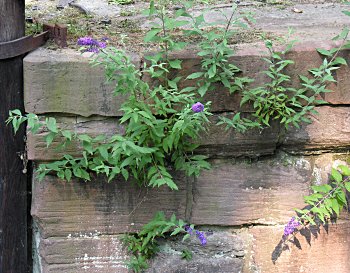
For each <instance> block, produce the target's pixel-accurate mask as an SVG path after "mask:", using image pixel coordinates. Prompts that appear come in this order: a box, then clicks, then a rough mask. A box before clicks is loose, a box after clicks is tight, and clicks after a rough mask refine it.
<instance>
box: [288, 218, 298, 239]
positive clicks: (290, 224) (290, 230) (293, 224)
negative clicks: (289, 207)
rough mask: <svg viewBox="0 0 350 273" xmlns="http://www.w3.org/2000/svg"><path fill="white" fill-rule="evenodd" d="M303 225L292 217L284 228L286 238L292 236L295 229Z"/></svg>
mask: <svg viewBox="0 0 350 273" xmlns="http://www.w3.org/2000/svg"><path fill="white" fill-rule="evenodd" d="M300 225H301V223H300V222H299V221H297V220H296V219H295V217H292V218H291V219H290V220H289V222H288V223H287V225H286V226H285V227H284V236H288V235H290V234H292V233H293V232H294V231H295V229H296V228H297V227H298V226H300Z"/></svg>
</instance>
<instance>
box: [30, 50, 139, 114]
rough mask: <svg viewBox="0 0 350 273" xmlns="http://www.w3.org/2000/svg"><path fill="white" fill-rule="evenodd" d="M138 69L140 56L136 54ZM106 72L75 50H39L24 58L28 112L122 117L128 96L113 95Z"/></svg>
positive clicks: (134, 57)
mask: <svg viewBox="0 0 350 273" xmlns="http://www.w3.org/2000/svg"><path fill="white" fill-rule="evenodd" d="M132 57H133V60H134V62H135V64H136V66H137V67H138V65H139V63H140V62H139V57H137V56H136V55H133V56H132ZM113 88H114V87H113V84H107V83H106V79H105V75H104V69H103V68H102V67H98V66H97V67H91V65H90V64H89V58H88V57H87V56H86V55H81V54H80V53H79V52H76V51H72V50H68V49H67V50H64V51H50V50H47V49H43V48H42V49H38V50H36V51H34V52H32V53H30V54H29V55H27V56H26V57H25V58H24V101H25V109H26V111H27V112H32V113H35V114H43V113H69V114H76V115H81V116H91V115H103V116H120V115H121V114H122V112H121V111H120V110H119V109H120V106H121V104H122V103H123V102H124V100H125V97H123V96H118V97H116V96H114V95H113V94H112V92H113Z"/></svg>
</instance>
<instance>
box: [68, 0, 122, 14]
mask: <svg viewBox="0 0 350 273" xmlns="http://www.w3.org/2000/svg"><path fill="white" fill-rule="evenodd" d="M74 4H75V5H79V6H80V7H81V8H82V9H84V10H85V11H87V12H88V13H89V14H94V15H97V16H102V17H111V16H112V17H114V16H117V15H119V13H120V7H119V6H118V5H109V3H108V0H99V1H91V0H78V1H76V3H74Z"/></svg>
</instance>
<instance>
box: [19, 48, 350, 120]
mask: <svg viewBox="0 0 350 273" xmlns="http://www.w3.org/2000/svg"><path fill="white" fill-rule="evenodd" d="M332 45H334V44H333V43H331V42H326V41H324V42H304V43H301V44H298V45H297V46H295V49H294V51H292V52H291V53H290V54H289V57H290V58H291V59H293V60H294V61H295V62H296V63H295V64H294V65H293V66H291V67H290V68H289V69H288V73H289V74H290V75H291V77H292V82H293V85H294V86H297V84H298V82H299V80H298V76H297V74H298V73H299V74H304V75H305V74H307V70H308V69H311V68H313V67H317V66H319V65H320V64H321V62H322V58H321V56H320V55H319V54H318V53H317V52H316V50H315V48H316V47H317V48H319V47H322V48H330V47H331V46H332ZM264 51H266V50H265V49H262V48H261V44H258V45H254V44H246V45H244V46H239V47H237V55H236V56H234V57H233V58H231V61H232V62H234V63H235V64H237V65H238V67H240V68H241V69H242V71H243V72H244V75H245V76H251V77H254V78H256V82H255V85H259V84H262V83H263V82H265V81H266V80H268V78H267V76H266V75H264V74H262V73H260V72H261V70H262V69H263V68H266V63H265V62H264V61H263V60H261V57H262V56H264V54H266V53H264ZM341 55H342V56H343V57H344V58H346V59H347V60H349V58H350V57H349V52H348V51H343V52H342V53H341ZM173 57H174V58H179V59H181V60H183V69H182V70H181V71H177V72H176V75H177V76H183V77H186V76H187V75H189V74H190V73H192V72H195V71H199V69H200V58H199V57H198V56H197V55H196V54H195V52H194V51H181V52H177V53H174V54H173ZM132 59H133V61H134V63H135V65H136V67H139V65H140V62H141V57H140V56H137V55H132ZM305 60H306V61H305ZM88 62H89V59H88V58H87V57H86V56H85V55H84V56H82V55H80V54H79V53H78V52H74V51H72V50H64V51H49V50H47V49H38V50H36V51H34V52H32V53H30V54H29V55H27V56H26V57H25V58H24V88H25V91H24V94H25V96H24V97H25V108H26V111H27V112H33V113H36V114H45V113H65V114H75V115H81V116H91V115H103V116H120V115H121V114H122V113H121V111H120V110H119V109H120V106H121V104H122V103H123V102H124V100H125V97H114V96H113V95H112V91H113V86H112V85H107V84H106V83H105V78H104V71H103V69H102V68H100V67H91V66H90V65H89V63H88ZM349 71H350V70H349V68H348V67H345V66H344V67H342V68H341V69H340V70H339V71H337V72H336V78H337V79H338V83H337V84H336V85H335V84H333V85H332V86H331V87H330V88H331V89H332V90H333V91H334V92H333V93H329V94H326V95H325V100H326V101H327V102H328V103H330V104H350V95H349V94H350V92H348V90H349V86H350V80H349V77H347V75H348V74H349ZM174 76H175V75H174ZM194 83H195V82H194V81H186V82H183V83H181V84H180V87H184V86H188V85H191V84H194ZM203 100H204V101H212V102H213V103H212V111H213V112H218V111H219V112H222V111H237V110H238V109H240V107H239V96H238V95H236V94H234V95H230V94H228V92H226V91H224V90H223V88H222V87H221V86H220V85H217V90H216V92H209V93H208V94H207V95H206V96H205V97H204V98H203ZM247 109H249V107H245V108H244V109H243V110H244V111H246V110H247ZM240 110H241V109H240Z"/></svg>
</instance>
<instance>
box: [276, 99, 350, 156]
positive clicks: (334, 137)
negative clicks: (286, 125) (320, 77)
mask: <svg viewBox="0 0 350 273" xmlns="http://www.w3.org/2000/svg"><path fill="white" fill-rule="evenodd" d="M316 110H317V111H318V112H319V114H318V115H313V116H311V120H312V123H311V124H303V125H302V126H301V128H300V129H297V128H291V129H290V130H288V131H287V132H286V135H285V137H284V138H283V140H282V146H281V148H282V149H283V150H286V151H288V152H293V153H305V152H307V153H321V152H325V151H332V150H333V151H337V150H338V151H347V150H348V149H349V148H350V108H348V107H330V106H321V107H317V108H316Z"/></svg>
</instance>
